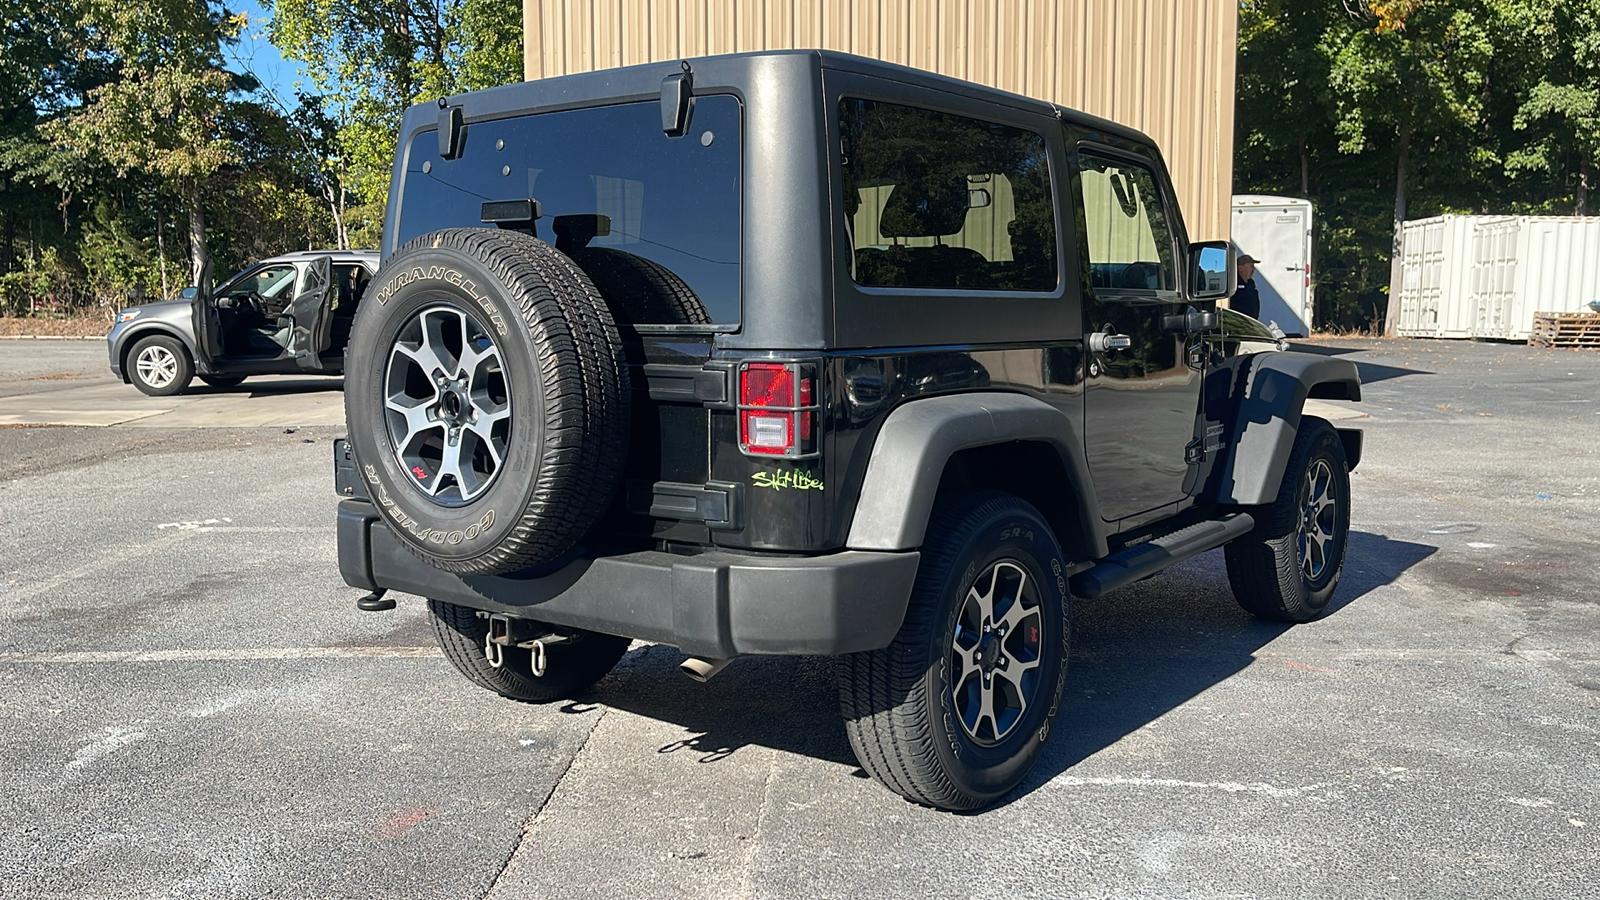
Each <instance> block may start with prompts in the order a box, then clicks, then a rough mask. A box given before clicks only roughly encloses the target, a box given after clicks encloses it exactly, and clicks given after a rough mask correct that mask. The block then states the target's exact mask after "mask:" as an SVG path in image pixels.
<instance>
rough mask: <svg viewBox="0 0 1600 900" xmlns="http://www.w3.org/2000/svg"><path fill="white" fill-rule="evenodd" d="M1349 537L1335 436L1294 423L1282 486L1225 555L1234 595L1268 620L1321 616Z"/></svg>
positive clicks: (1312, 423)
mask: <svg viewBox="0 0 1600 900" xmlns="http://www.w3.org/2000/svg"><path fill="white" fill-rule="evenodd" d="M1349 534H1350V471H1349V468H1348V467H1347V465H1346V463H1345V455H1344V444H1343V442H1341V441H1340V440H1339V433H1338V432H1337V431H1335V430H1334V429H1333V426H1332V425H1329V424H1328V423H1327V422H1326V421H1324V420H1322V419H1317V418H1311V417H1307V418H1303V419H1301V420H1300V430H1299V433H1298V434H1296V435H1295V439H1294V449H1293V450H1291V451H1290V453H1289V462H1288V465H1287V466H1285V468H1284V472H1283V484H1282V486H1280V487H1279V488H1278V498H1277V499H1276V500H1274V501H1273V503H1272V505H1270V506H1267V507H1264V508H1262V509H1261V510H1260V511H1259V512H1258V513H1257V514H1256V527H1255V529H1254V530H1253V531H1251V532H1250V533H1249V534H1247V535H1244V536H1243V537H1240V538H1237V539H1235V540H1233V541H1232V542H1230V543H1229V544H1228V546H1227V548H1226V549H1225V551H1224V555H1225V556H1226V558H1227V560H1228V581H1229V582H1230V583H1231V584H1232V585H1233V596H1234V598H1235V599H1236V600H1238V601H1239V605H1240V606H1242V607H1244V608H1245V610H1246V611H1247V612H1250V613H1251V614H1253V615H1255V616H1257V617H1259V618H1262V619H1268V620H1271V621H1274V622H1309V621H1311V620H1312V619H1315V618H1317V617H1318V616H1321V615H1322V614H1323V613H1325V612H1327V609H1328V601H1329V600H1331V599H1332V598H1333V590H1334V588H1336V587H1338V585H1339V576H1340V574H1341V573H1342V572H1343V570H1344V551H1345V544H1346V542H1347V540H1348V538H1349Z"/></svg>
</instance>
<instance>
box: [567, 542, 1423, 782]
mask: <svg viewBox="0 0 1600 900" xmlns="http://www.w3.org/2000/svg"><path fill="white" fill-rule="evenodd" d="M1436 551H1437V548H1435V547H1430V546H1426V545H1423V544H1414V543H1408V542H1405V541H1395V540H1390V539H1389V538H1386V537H1384V536H1382V535H1377V534H1369V533H1366V532H1359V531H1352V532H1351V533H1350V545H1349V562H1347V563H1346V568H1345V573H1344V576H1343V578H1342V580H1341V582H1340V585H1339V590H1338V593H1337V594H1336V595H1335V597H1334V601H1333V602H1334V608H1333V609H1332V611H1331V612H1329V614H1328V615H1330V616H1337V615H1339V613H1340V612H1341V610H1343V609H1344V608H1345V607H1347V606H1349V605H1351V604H1353V603H1356V602H1359V601H1360V600H1361V598H1362V597H1364V596H1366V595H1367V594H1368V593H1370V592H1372V591H1373V590H1375V589H1377V588H1379V587H1381V586H1383V585H1386V584H1389V583H1390V582H1392V581H1394V580H1395V579H1396V578H1398V577H1400V575H1401V574H1402V573H1404V572H1405V571H1406V570H1408V569H1410V568H1411V567H1412V566H1415V565H1416V564H1417V563H1419V562H1421V561H1422V560H1424V559H1426V558H1428V557H1429V556H1431V555H1433V554H1434V553H1435V552H1436ZM1073 603H1074V609H1073V618H1074V620H1075V622H1074V634H1073V647H1072V659H1071V663H1070V666H1069V670H1068V674H1067V687H1066V691H1065V693H1064V694H1063V697H1062V706H1061V711H1060V713H1059V714H1058V716H1057V719H1056V728H1057V729H1058V731H1057V733H1056V734H1055V735H1054V737H1053V738H1052V739H1051V742H1050V745H1049V746H1048V748H1047V749H1046V751H1045V754H1044V756H1043V757H1042V758H1041V759H1040V761H1039V763H1038V765H1037V766H1036V767H1035V768H1034V771H1033V773H1032V774H1030V775H1029V776H1028V779H1027V780H1026V781H1024V782H1023V784H1022V786H1021V787H1020V788H1018V790H1017V791H1016V792H1015V793H1013V794H1012V795H1011V796H1010V797H1009V798H1007V799H1006V800H1004V801H1002V804H1004V803H1009V802H1011V801H1012V800H1015V799H1016V798H1018V797H1021V796H1024V795H1026V794H1027V793H1029V792H1031V791H1032V790H1034V789H1036V788H1038V787H1039V786H1040V785H1043V784H1045V783H1046V782H1048V781H1049V780H1050V779H1052V778H1054V777H1056V776H1057V775H1060V774H1062V773H1063V772H1065V771H1067V770H1068V769H1071V768H1072V767H1073V766H1075V765H1077V764H1078V763H1080V762H1082V761H1084V760H1085V759H1088V758H1089V757H1091V756H1094V755H1095V754H1096V753H1099V752H1100V751H1102V750H1104V749H1106V748H1107V747H1110V746H1111V745H1113V744H1115V743H1117V742H1118V741H1119V740H1121V739H1122V738H1124V737H1125V736H1127V735H1129V734H1131V733H1133V732H1135V731H1137V730H1139V729H1140V728H1143V727H1144V726H1145V725H1147V724H1149V723H1150V722H1152V721H1154V720H1156V719H1158V718H1160V717H1161V716H1162V715H1164V714H1165V713H1167V712H1168V711H1170V710H1172V709H1175V708H1176V707H1178V706H1180V705H1182V704H1184V703H1186V702H1188V701H1189V700H1191V699H1192V698H1194V697H1196V696H1198V695H1199V694H1201V693H1202V692H1204V691H1206V690H1208V689H1209V688H1211V687H1213V686H1215V685H1217V684H1218V683H1220V682H1222V681H1224V680H1226V679H1227V678H1229V677H1230V676H1232V675H1234V674H1237V673H1238V672H1240V671H1243V670H1244V669H1245V668H1246V667H1247V666H1250V665H1252V664H1253V663H1255V662H1256V661H1257V660H1256V659H1255V657H1254V654H1255V653H1256V652H1257V651H1258V650H1260V649H1261V648H1263V647H1265V646H1266V645H1268V644H1270V643H1272V641H1273V640H1274V639H1276V638H1277V637H1278V636H1279V635H1282V634H1283V633H1284V632H1285V631H1287V630H1289V628H1291V627H1294V626H1290V625H1284V624H1279V623H1272V622H1263V621H1260V620H1258V619H1255V618H1253V617H1251V616H1250V615H1249V614H1248V613H1246V612H1244V611H1243V610H1242V609H1240V608H1239V606H1238V604H1236V603H1235V602H1234V600H1233V594H1232V592H1231V589H1230V588H1229V586H1228V575H1227V571H1226V569H1225V567H1224V563H1223V557H1222V553H1221V552H1220V551H1216V552H1212V553H1207V554H1204V555H1202V556H1200V557H1197V558H1195V559H1193V560H1190V561H1188V562H1186V563H1183V564H1180V565H1178V566H1176V567H1174V568H1173V569H1171V570H1169V571H1168V572H1166V573H1163V574H1161V575H1158V576H1156V577H1154V578H1150V579H1147V580H1145V581H1141V582H1138V583H1136V584H1133V585H1130V586H1128V587H1126V588H1123V589H1122V590H1120V591H1117V592H1115V593H1113V594H1111V595H1110V596H1107V597H1104V598H1101V599H1098V600H1081V599H1075V600H1074V601H1073ZM1301 627H1307V628H1315V627H1316V625H1315V624H1312V625H1306V626H1301ZM682 658H683V655H682V654H681V653H679V652H678V650H677V649H676V648H673V647H668V646H660V645H652V646H646V647H640V648H636V649H634V650H632V651H630V652H629V653H628V655H627V656H625V657H623V660H622V662H621V663H620V664H619V665H618V666H617V668H616V670H615V671H613V672H612V674H611V675H609V676H607V677H606V678H605V679H603V680H602V681H601V682H600V683H599V684H597V685H596V686H595V688H594V689H593V690H592V691H590V692H589V693H588V694H587V695H586V696H585V697H584V698H582V699H581V700H579V701H577V702H573V703H570V704H567V705H566V706H565V707H563V708H562V709H563V711H566V712H571V713H583V712H587V711H589V710H590V709H592V708H593V706H594V704H596V703H600V704H604V705H606V706H609V707H612V708H614V709H618V710H622V711H625V712H628V713H632V714H634V715H638V716H641V717H644V718H648V719H653V720H656V721H658V722H664V723H670V724H672V725H675V726H678V727H679V728H681V729H683V731H684V732H685V734H684V736H683V737H682V738H680V739H676V740H674V741H672V742H670V743H667V744H664V745H662V746H659V747H657V746H649V747H644V746H641V747H639V748H638V750H637V752H639V753H664V754H679V753H681V754H684V755H685V756H687V757H688V758H691V759H694V760H695V761H696V762H698V763H705V764H714V763H718V762H721V761H723V760H725V759H728V758H730V757H732V756H734V755H736V754H737V753H738V752H739V751H740V750H741V749H743V748H745V747H748V746H752V745H754V746H762V747H768V748H771V749H774V750H780V751H784V752H787V753H795V754H800V755H803V756H808V757H811V758H814V759H819V760H823V761H826V762H832V763H838V764H840V765H846V766H849V767H850V768H851V769H852V770H854V771H855V774H856V775H857V776H858V777H862V778H865V777H866V775H865V773H863V772H861V771H860V769H859V767H858V766H857V765H856V760H855V756H854V754H853V753H852V752H851V750H850V744H849V742H848V740H847V739H846V738H845V735H844V727H843V725H842V723H841V721H840V718H839V711H838V710H839V704H838V693H837V688H836V687H835V683H834V661H833V660H832V659H830V658H825V657H788V656H766V657H745V658H742V659H739V660H736V661H735V662H734V663H733V664H731V665H730V666H729V667H728V668H727V669H725V670H724V671H723V672H722V673H721V674H719V675H718V676H717V677H716V678H714V679H713V680H712V681H711V682H709V683H707V684H699V683H696V682H693V681H690V680H689V679H688V678H687V677H685V676H684V675H683V674H682V673H680V672H679V671H678V662H679V661H680V660H681V659H682Z"/></svg>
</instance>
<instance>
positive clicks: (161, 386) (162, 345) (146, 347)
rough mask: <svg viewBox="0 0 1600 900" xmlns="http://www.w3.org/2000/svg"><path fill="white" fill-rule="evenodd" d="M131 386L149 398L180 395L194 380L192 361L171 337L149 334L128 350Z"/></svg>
mask: <svg viewBox="0 0 1600 900" xmlns="http://www.w3.org/2000/svg"><path fill="white" fill-rule="evenodd" d="M128 363H129V369H130V370H131V371H130V372H129V373H128V374H129V375H130V376H131V379H130V380H132V381H133V386H134V387H136V388H138V389H139V390H141V391H143V392H144V393H146V394H149V395H150V396H152V397H170V396H172V395H173V394H181V393H183V390H184V389H185V388H187V387H188V386H189V382H190V381H192V380H193V379H194V361H193V360H191V359H190V358H189V351H188V349H187V348H185V347H184V346H183V343H182V342H181V341H179V340H178V339H177V338H175V337H171V336H169V335H165V334H152V335H151V336H149V337H147V338H144V339H142V340H140V341H139V342H138V343H137V344H134V345H133V349H132V350H129V351H128Z"/></svg>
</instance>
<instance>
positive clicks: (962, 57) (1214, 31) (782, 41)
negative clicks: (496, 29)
mask: <svg viewBox="0 0 1600 900" xmlns="http://www.w3.org/2000/svg"><path fill="white" fill-rule="evenodd" d="M1237 16H1238V2H1237V0H523V21H524V22H525V23H526V30H527V35H526V39H527V43H526V45H525V46H526V50H527V52H526V56H525V63H524V74H525V76H526V77H527V78H529V79H534V78H548V77H550V76H553V75H565V74H568V73H571V72H588V71H592V70H595V69H609V68H614V67H617V66H626V65H635V64H638V63H648V62H662V61H666V60H673V59H683V58H687V57H695V56H711V55H716V54H721V53H744V52H748V51H752V50H771V49H793V48H801V47H820V48H823V49H828V50H839V51H843V52H846V53H855V54H859V55H861V56H869V57H873V58H875V59H881V60H885V61H887V62H892V63H899V64H902V65H908V66H913V67H915V68H918V69H927V70H930V71H934V72H938V73H941V74H944V75H950V76H953V77H956V78H964V79H967V80H968V81H976V82H979V83H981V84H987V85H993V86H994V87H998V88H1002V89H1004V90H1008V91H1014V92H1016V93H1018V94H1024V95H1026V96H1029V97H1036V98H1039V99H1042V100H1051V101H1054V102H1056V103H1059V104H1061V105H1063V106H1069V107H1072V108H1074V109H1080V110H1083V111H1084V112H1088V113H1093V114H1095V115H1098V116H1104V117H1105V118H1108V119H1112V120H1114V121H1117V122H1121V123H1123V124H1126V125H1131V126H1133V127H1135V128H1138V129H1140V130H1141V131H1144V132H1145V133H1147V134H1149V135H1150V136H1152V137H1154V138H1155V139H1156V141H1157V142H1158V143H1159V144H1160V145H1161V151H1162V154H1163V155H1164V156H1165V157H1166V160H1167V166H1168V167H1169V168H1170V169H1171V170H1172V178H1173V181H1174V182H1176V184H1177V189H1178V197H1179V202H1181V203H1182V204H1183V212H1184V219H1185V221H1186V222H1187V223H1188V225H1189V231H1190V237H1191V238H1192V239H1194V240H1216V239H1222V238H1226V237H1228V225H1229V209H1230V204H1231V200H1230V197H1231V195H1232V192H1233V162H1232V160H1233V79H1234V45H1235V38H1236V34H1237V28H1238V20H1237Z"/></svg>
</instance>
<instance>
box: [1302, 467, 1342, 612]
mask: <svg viewBox="0 0 1600 900" xmlns="http://www.w3.org/2000/svg"><path fill="white" fill-rule="evenodd" d="M1300 497H1301V500H1300V534H1299V539H1298V550H1299V556H1300V572H1301V573H1302V574H1303V575H1304V576H1305V579H1306V581H1308V582H1311V583H1313V584H1314V583H1316V581H1317V579H1319V578H1321V577H1322V574H1323V573H1324V572H1326V571H1327V569H1328V565H1329V562H1330V560H1329V558H1328V553H1329V551H1330V550H1331V549H1333V548H1332V544H1333V536H1334V532H1335V530H1336V526H1337V521H1336V520H1337V517H1338V497H1337V496H1336V495H1335V487H1334V482H1333V469H1332V468H1331V467H1330V466H1329V465H1328V461H1327V460H1325V459H1317V460H1314V461H1313V462H1312V464H1311V466H1310V467H1309V468H1308V469H1307V470H1306V477H1305V481H1304V482H1302V483H1301V485H1300Z"/></svg>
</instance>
